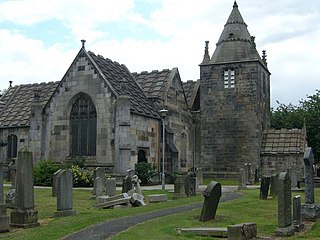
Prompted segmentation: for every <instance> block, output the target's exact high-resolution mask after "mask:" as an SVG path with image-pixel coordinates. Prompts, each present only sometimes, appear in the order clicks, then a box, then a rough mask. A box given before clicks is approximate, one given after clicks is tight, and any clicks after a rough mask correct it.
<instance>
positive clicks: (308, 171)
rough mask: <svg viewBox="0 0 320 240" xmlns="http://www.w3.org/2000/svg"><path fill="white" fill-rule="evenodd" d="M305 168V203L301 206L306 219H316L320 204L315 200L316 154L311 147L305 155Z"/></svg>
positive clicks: (319, 212) (318, 214) (319, 215)
mask: <svg viewBox="0 0 320 240" xmlns="http://www.w3.org/2000/svg"><path fill="white" fill-rule="evenodd" d="M303 161H304V169H305V195H306V196H305V204H303V205H302V206H301V211H302V216H303V218H304V219H308V220H315V219H317V218H319V217H320V205H319V204H316V203H315V202H314V182H313V163H314V155H313V152H312V149H311V148H310V147H308V148H306V150H305V152H304V156H303Z"/></svg>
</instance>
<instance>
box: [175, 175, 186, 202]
mask: <svg viewBox="0 0 320 240" xmlns="http://www.w3.org/2000/svg"><path fill="white" fill-rule="evenodd" d="M183 197H186V192H185V189H184V180H183V176H182V175H180V174H178V175H177V177H176V180H175V181H174V193H173V198H174V199H176V198H183Z"/></svg>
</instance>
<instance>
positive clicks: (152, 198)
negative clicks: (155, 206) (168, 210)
mask: <svg viewBox="0 0 320 240" xmlns="http://www.w3.org/2000/svg"><path fill="white" fill-rule="evenodd" d="M147 200H148V202H149V203H158V202H166V201H168V197H167V194H151V195H148V196H147Z"/></svg>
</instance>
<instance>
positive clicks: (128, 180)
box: [122, 169, 134, 193]
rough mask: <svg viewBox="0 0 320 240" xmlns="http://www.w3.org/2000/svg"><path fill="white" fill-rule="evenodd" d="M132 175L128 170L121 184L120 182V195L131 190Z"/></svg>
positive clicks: (131, 171)
mask: <svg viewBox="0 0 320 240" xmlns="http://www.w3.org/2000/svg"><path fill="white" fill-rule="evenodd" d="M133 173H134V171H133V170H131V169H128V170H127V173H126V176H125V177H124V178H123V182H122V193H127V192H128V191H129V190H131V189H132V188H133V185H132V177H133V176H134V175H132V174H133Z"/></svg>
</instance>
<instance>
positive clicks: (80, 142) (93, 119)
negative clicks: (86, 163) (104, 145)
mask: <svg viewBox="0 0 320 240" xmlns="http://www.w3.org/2000/svg"><path fill="white" fill-rule="evenodd" d="M70 125H71V156H96V139H97V112H96V108H95V106H94V104H93V102H92V100H91V98H90V97H89V96H88V95H86V94H84V93H80V94H78V96H77V97H76V101H75V102H74V104H73V106H72V110H71V114H70Z"/></svg>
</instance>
